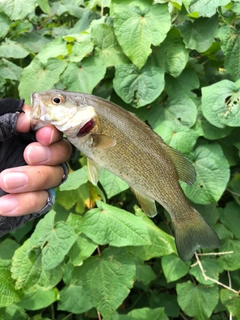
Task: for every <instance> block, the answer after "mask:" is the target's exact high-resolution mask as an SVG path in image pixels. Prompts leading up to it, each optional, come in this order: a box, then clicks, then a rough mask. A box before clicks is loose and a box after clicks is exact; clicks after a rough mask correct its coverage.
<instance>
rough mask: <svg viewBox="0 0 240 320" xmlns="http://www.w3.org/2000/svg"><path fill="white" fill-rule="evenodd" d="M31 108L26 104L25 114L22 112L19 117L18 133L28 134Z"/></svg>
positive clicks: (24, 107)
mask: <svg viewBox="0 0 240 320" xmlns="http://www.w3.org/2000/svg"><path fill="white" fill-rule="evenodd" d="M30 109H31V108H30V106H29V105H27V104H25V105H24V106H23V108H22V110H23V111H24V112H21V113H20V114H19V116H18V119H17V123H16V131H17V132H28V131H29V130H30Z"/></svg>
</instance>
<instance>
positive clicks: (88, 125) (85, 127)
mask: <svg viewBox="0 0 240 320" xmlns="http://www.w3.org/2000/svg"><path fill="white" fill-rule="evenodd" d="M95 124H96V123H95V120H94V119H93V118H92V119H91V120H89V121H88V122H86V123H85V124H84V125H83V126H82V128H81V129H80V130H79V131H78V134H77V137H83V136H85V135H87V134H88V133H89V132H90V131H91V130H92V129H93V128H94V127H95Z"/></svg>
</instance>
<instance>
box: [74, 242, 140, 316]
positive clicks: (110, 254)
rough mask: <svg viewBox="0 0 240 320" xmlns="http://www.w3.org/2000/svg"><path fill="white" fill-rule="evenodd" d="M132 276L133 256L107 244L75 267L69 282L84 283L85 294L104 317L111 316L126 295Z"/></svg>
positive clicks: (132, 281) (124, 250)
mask: <svg viewBox="0 0 240 320" xmlns="http://www.w3.org/2000/svg"><path fill="white" fill-rule="evenodd" d="M135 275H136V266H135V258H134V257H133V256H132V255H130V254H129V253H128V252H127V250H126V249H124V248H111V247H110V248H107V249H105V250H104V251H103V252H102V253H101V256H93V257H90V258H89V259H87V260H86V261H85V262H84V264H83V265H82V266H81V267H76V268H75V269H74V271H73V274H72V281H73V282H74V283H75V284H76V285H81V286H84V290H83V295H84V297H85V298H86V299H87V300H88V301H91V303H92V304H93V306H94V307H95V308H97V310H98V311H99V312H100V313H101V315H102V316H103V317H104V318H105V317H106V318H107V317H108V318H110V316H111V314H112V313H113V311H114V310H115V309H117V308H118V307H119V306H120V305H121V303H122V302H123V300H124V299H125V298H126V297H127V296H128V294H129V291H130V289H131V288H132V286H133V284H134V279H135ZM75 279H76V280H75Z"/></svg>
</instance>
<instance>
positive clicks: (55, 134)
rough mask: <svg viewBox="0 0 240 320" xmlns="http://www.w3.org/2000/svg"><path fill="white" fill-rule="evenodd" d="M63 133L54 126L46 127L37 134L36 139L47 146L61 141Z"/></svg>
mask: <svg viewBox="0 0 240 320" xmlns="http://www.w3.org/2000/svg"><path fill="white" fill-rule="evenodd" d="M62 137H63V134H62V132H60V131H58V130H57V129H56V128H55V127H54V126H52V125H51V126H46V127H43V128H41V129H39V130H38V131H37V132H36V139H37V141H38V142H39V143H41V144H42V145H44V146H47V145H49V144H51V143H53V142H56V141H59V140H61V139H62Z"/></svg>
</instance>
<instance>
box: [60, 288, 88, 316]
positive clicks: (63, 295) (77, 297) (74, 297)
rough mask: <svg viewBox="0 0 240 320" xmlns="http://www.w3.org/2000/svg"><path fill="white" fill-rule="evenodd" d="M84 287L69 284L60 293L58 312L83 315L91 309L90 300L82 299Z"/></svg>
mask: <svg viewBox="0 0 240 320" xmlns="http://www.w3.org/2000/svg"><path fill="white" fill-rule="evenodd" d="M84 291H85V287H84V286H83V285H75V284H71V285H70V286H66V287H64V288H63V289H62V290H61V291H60V301H59V302H58V310H63V311H68V312H70V313H75V314H78V313H84V312H86V311H88V310H89V309H91V308H92V307H93V305H92V303H91V302H90V300H87V299H86V298H85V297H84Z"/></svg>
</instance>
